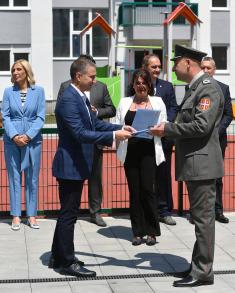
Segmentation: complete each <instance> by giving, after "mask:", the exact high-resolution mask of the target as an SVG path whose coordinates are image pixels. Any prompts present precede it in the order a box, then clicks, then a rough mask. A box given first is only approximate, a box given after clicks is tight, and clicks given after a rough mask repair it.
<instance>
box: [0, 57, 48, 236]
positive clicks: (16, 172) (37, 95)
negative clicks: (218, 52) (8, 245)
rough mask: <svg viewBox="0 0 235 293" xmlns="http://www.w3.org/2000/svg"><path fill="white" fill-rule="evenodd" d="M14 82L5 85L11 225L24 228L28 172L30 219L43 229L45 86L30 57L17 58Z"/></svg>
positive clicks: (27, 212)
mask: <svg viewBox="0 0 235 293" xmlns="http://www.w3.org/2000/svg"><path fill="white" fill-rule="evenodd" d="M11 82H12V83H13V85H12V86H11V87H8V88H6V89H5V91H4V95H3V102H2V117H3V127H4V128H5V133H4V137H3V140H4V152H5V161H6V168H7V172H8V180H9V189H10V205H11V215H12V216H13V220H12V225H11V228H12V230H14V231H17V230H19V229H20V216H21V200H22V173H23V172H24V176H25V196H26V215H27V217H28V221H27V223H28V225H29V226H30V227H31V228H33V229H39V226H38V223H37V221H36V218H35V217H36V214H37V195H38V178H39V170H40V158H41V144H42V136H41V133H40V131H41V129H42V127H43V124H44V119H45V94H44V90H43V88H42V87H40V86H36V85H35V80H34V75H33V72H32V69H31V66H30V64H29V63H28V61H26V60H23V59H20V60H17V61H16V62H15V63H14V64H13V65H12V67H11Z"/></svg>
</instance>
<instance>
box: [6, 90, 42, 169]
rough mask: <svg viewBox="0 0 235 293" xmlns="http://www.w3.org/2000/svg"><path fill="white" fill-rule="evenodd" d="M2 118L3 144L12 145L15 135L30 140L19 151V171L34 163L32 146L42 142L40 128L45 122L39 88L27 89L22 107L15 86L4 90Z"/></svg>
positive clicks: (18, 92) (18, 91)
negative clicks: (20, 135) (24, 136)
mask: <svg viewBox="0 0 235 293" xmlns="http://www.w3.org/2000/svg"><path fill="white" fill-rule="evenodd" d="M2 117H3V125H4V128H5V132H4V136H3V140H4V143H5V144H14V142H13V141H12V138H13V137H14V136H15V135H17V134H26V135H28V136H29V137H30V138H31V140H30V142H29V144H28V145H27V146H25V147H22V148H20V151H21V165H22V166H21V169H22V170H24V169H25V168H27V167H28V166H29V164H30V159H31V162H34V156H35V154H34V148H33V145H34V144H37V143H40V142H41V141H42V136H41V132H40V131H41V128H42V127H43V124H44V120H45V94H44V90H43V88H42V87H40V86H35V85H32V86H31V87H29V88H28V91H27V96H26V101H25V104H24V107H22V102H21V98H20V90H19V87H18V86H17V85H14V86H11V87H8V88H6V89H5V91H4V94H3V101H2Z"/></svg>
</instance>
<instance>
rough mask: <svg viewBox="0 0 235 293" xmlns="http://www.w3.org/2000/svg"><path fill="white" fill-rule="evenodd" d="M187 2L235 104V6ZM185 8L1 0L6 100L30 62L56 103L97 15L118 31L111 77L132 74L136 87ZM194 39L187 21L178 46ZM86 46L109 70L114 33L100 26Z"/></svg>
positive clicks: (0, 72) (0, 78)
mask: <svg viewBox="0 0 235 293" xmlns="http://www.w3.org/2000/svg"><path fill="white" fill-rule="evenodd" d="M185 3H187V5H189V7H190V8H191V9H192V10H193V11H194V12H195V14H196V15H197V16H198V18H199V19H200V21H201V23H200V25H199V31H198V32H197V38H196V40H195V42H196V44H197V48H198V49H200V50H202V51H206V52H208V54H209V55H210V56H213V57H214V58H215V60H216V63H217V74H216V78H217V79H218V80H220V81H222V82H225V83H227V84H229V85H230V90H231V95H232V97H234V98H235V46H234V44H235V34H232V27H234V26H235V1H232V0H206V1H205V0H192V1H187V0H185ZM178 4H179V1H175V0H172V1H168V0H165V1H164V0H161V2H160V1H156V0H141V1H139V0H135V1H120V0H119V1H118V0H89V1H85V0H43V1H39V0H0V20H1V26H0V100H1V99H2V93H3V90H4V88H5V87H6V86H8V85H10V67H11V65H12V63H13V62H14V61H15V60H16V59H19V58H25V59H28V60H29V61H30V63H31V64H32V67H33V70H34V73H35V76H36V80H37V82H38V84H41V85H42V86H43V87H44V88H45V91H46V97H47V99H48V100H53V99H56V96H57V92H58V89H59V85H60V83H61V82H62V81H64V80H67V79H69V67H70V64H71V62H72V61H73V60H74V59H76V57H77V56H79V54H80V41H81V39H80V33H81V31H82V30H83V29H84V27H85V26H86V25H87V24H88V23H90V22H91V21H92V20H93V19H94V18H95V17H96V12H98V13H100V14H101V15H102V16H103V17H104V19H106V20H107V22H108V23H109V24H110V26H111V27H112V28H113V30H114V31H115V32H116V34H115V37H114V38H113V39H112V42H111V50H112V56H114V62H113V64H112V68H111V69H112V70H111V71H114V70H116V69H117V70H118V69H119V68H120V67H124V68H125V72H126V75H125V76H126V80H128V78H130V73H131V71H132V70H133V69H135V68H136V67H139V66H140V63H141V60H142V58H143V56H144V54H146V53H147V52H150V53H151V52H153V53H157V54H159V55H160V56H161V58H162V52H163V47H164V42H163V25H162V23H163V21H164V19H165V17H167V15H169V13H170V12H171V11H172V10H174V9H175V7H176V6H177V5H178ZM191 32H192V28H191V26H190V24H189V23H188V22H187V21H185V19H183V18H182V17H179V18H178V19H177V20H176V21H174V24H173V32H172V37H173V45H174V44H176V43H180V44H185V45H190V43H191ZM84 40H85V44H83V46H85V51H86V52H87V53H90V54H92V55H93V56H94V58H95V60H96V62H97V66H98V67H103V66H105V65H107V64H108V56H109V45H110V42H109V39H108V36H107V34H105V32H104V31H103V30H102V29H101V28H100V27H99V26H97V25H96V26H93V27H92V28H91V29H89V30H88V31H87V32H86V33H85V38H84ZM177 93H178V95H180V92H177Z"/></svg>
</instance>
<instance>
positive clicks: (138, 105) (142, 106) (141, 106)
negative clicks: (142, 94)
mask: <svg viewBox="0 0 235 293" xmlns="http://www.w3.org/2000/svg"><path fill="white" fill-rule="evenodd" d="M148 103H149V99H148V98H147V100H145V101H142V102H139V103H137V102H134V107H135V109H146V108H147V106H148Z"/></svg>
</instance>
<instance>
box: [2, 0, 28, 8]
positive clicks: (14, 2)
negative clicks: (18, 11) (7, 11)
mask: <svg viewBox="0 0 235 293" xmlns="http://www.w3.org/2000/svg"><path fill="white" fill-rule="evenodd" d="M28 2H29V1H28V0H0V7H1V6H2V7H3V6H4V7H5V6H6V7H28V5H29V3H28Z"/></svg>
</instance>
